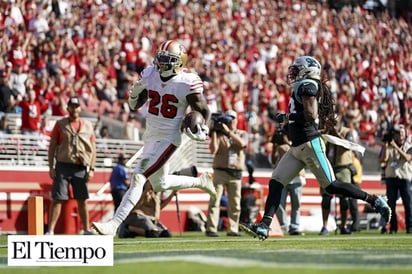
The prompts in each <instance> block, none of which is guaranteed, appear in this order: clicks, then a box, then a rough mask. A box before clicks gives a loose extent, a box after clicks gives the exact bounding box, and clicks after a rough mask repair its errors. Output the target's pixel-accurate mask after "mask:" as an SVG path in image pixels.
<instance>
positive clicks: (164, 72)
mask: <svg viewBox="0 0 412 274" xmlns="http://www.w3.org/2000/svg"><path fill="white" fill-rule="evenodd" d="M186 62H187V54H186V49H185V47H184V46H183V45H181V44H180V43H178V42H177V41H175V40H168V41H166V42H163V43H161V44H160V46H159V48H158V50H157V52H156V56H155V58H154V61H153V63H154V65H155V66H156V68H157V70H158V71H159V73H160V75H161V76H162V77H170V76H172V75H176V74H177V73H178V72H179V71H180V70H182V68H183V67H185V66H186Z"/></svg>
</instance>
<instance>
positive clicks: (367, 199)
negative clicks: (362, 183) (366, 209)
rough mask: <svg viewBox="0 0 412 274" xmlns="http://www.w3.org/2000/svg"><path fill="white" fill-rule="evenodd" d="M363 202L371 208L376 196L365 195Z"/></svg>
mask: <svg viewBox="0 0 412 274" xmlns="http://www.w3.org/2000/svg"><path fill="white" fill-rule="evenodd" d="M365 201H366V202H368V203H370V204H371V205H372V206H373V205H375V201H376V196H375V195H368V194H366V198H365Z"/></svg>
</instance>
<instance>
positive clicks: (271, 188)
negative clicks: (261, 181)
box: [269, 179, 284, 192]
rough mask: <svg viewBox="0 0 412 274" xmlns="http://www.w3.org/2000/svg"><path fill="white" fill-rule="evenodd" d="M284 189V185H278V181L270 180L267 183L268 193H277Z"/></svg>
mask: <svg viewBox="0 0 412 274" xmlns="http://www.w3.org/2000/svg"><path fill="white" fill-rule="evenodd" d="M283 188H284V185H282V184H281V183H279V182H278V181H276V180H274V179H270V181H269V191H279V192H281V191H282V189H283Z"/></svg>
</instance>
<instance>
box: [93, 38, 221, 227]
mask: <svg viewBox="0 0 412 274" xmlns="http://www.w3.org/2000/svg"><path fill="white" fill-rule="evenodd" d="M186 61H187V54H186V50H185V48H184V47H183V46H182V45H181V44H180V43H178V42H177V41H174V40H168V41H166V42H163V43H162V44H161V45H160V46H159V48H158V51H157V53H156V56H155V58H154V66H150V67H147V68H145V69H144V70H143V71H142V73H141V79H140V80H139V81H137V82H135V83H134V85H133V87H132V89H131V90H130V94H129V99H128V103H129V106H130V109H132V110H134V111H135V110H137V109H139V108H140V107H141V106H143V105H144V104H145V103H146V102H147V116H146V130H145V133H144V136H143V141H144V146H143V153H142V156H141V160H140V161H139V162H138V163H137V164H136V167H135V169H134V172H133V176H132V183H131V184H130V187H129V189H128V191H127V192H126V194H125V196H124V197H123V199H122V202H121V204H120V206H119V208H118V209H117V211H116V212H115V214H114V216H113V218H112V219H111V220H110V221H108V222H105V223H98V222H94V223H92V227H93V228H94V229H95V230H96V232H97V233H99V234H102V235H115V233H116V230H117V228H118V226H119V225H120V224H121V223H122V222H123V221H124V219H125V218H126V217H127V215H128V214H129V212H130V211H131V210H132V209H133V208H134V206H135V205H136V203H137V202H138V201H139V199H140V197H141V195H142V191H143V186H144V184H145V183H146V182H149V183H151V184H152V186H153V189H154V190H155V191H165V190H168V189H172V190H180V189H185V188H200V189H202V190H204V191H206V192H207V193H209V194H210V197H211V199H215V197H216V190H215V188H214V186H213V182H212V175H211V174H210V173H208V172H206V173H203V174H202V175H201V176H200V177H190V176H180V175H169V174H168V173H169V164H168V160H169V159H170V157H171V156H172V154H173V153H174V152H175V151H176V149H177V148H178V147H179V145H180V144H181V139H182V136H181V132H180V124H181V122H182V119H183V117H184V115H185V113H186V110H187V107H188V106H190V107H191V108H192V110H196V111H198V112H200V113H201V114H202V115H203V117H204V119H205V121H206V124H207V122H208V121H209V119H210V111H209V108H208V106H207V103H206V100H205V98H204V96H203V82H202V80H201V79H200V77H199V76H198V75H197V74H195V73H190V72H187V71H185V65H186ZM183 132H184V133H185V134H186V135H188V136H189V137H190V138H191V139H193V140H196V141H205V140H206V138H207V135H208V133H209V129H208V127H207V126H206V125H198V130H197V131H196V133H192V132H191V130H190V129H189V128H186V129H183Z"/></svg>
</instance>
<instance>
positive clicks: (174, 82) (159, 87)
mask: <svg viewBox="0 0 412 274" xmlns="http://www.w3.org/2000/svg"><path fill="white" fill-rule="evenodd" d="M142 84H143V85H144V86H145V87H146V89H147V91H148V100H147V103H146V104H147V115H146V132H145V137H149V136H158V137H162V138H163V137H168V138H170V140H171V141H173V140H175V138H176V137H177V135H180V133H181V132H180V125H181V122H182V119H183V116H184V115H185V113H186V109H187V107H188V102H187V101H186V96H187V95H188V94H191V93H200V94H202V93H203V82H202V80H201V79H200V77H199V75H197V74H195V73H190V72H184V71H182V72H179V73H178V74H177V75H176V76H174V77H173V78H172V79H170V80H168V81H167V82H163V81H162V80H161V79H160V75H159V73H158V72H157V70H156V68H155V67H153V66H150V67H147V68H145V69H144V70H143V72H142Z"/></svg>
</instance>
